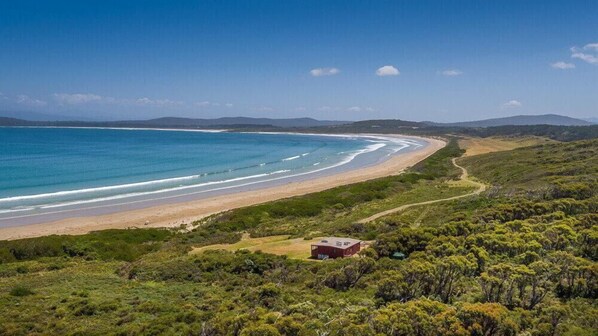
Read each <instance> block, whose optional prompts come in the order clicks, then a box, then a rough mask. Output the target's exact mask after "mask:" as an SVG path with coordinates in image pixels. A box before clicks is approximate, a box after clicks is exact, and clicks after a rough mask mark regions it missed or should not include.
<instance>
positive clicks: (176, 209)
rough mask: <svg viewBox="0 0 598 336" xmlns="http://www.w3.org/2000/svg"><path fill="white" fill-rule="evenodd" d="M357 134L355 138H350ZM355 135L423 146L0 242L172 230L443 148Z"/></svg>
mask: <svg viewBox="0 0 598 336" xmlns="http://www.w3.org/2000/svg"><path fill="white" fill-rule="evenodd" d="M355 135H357V134H355ZM358 135H359V136H374V137H375V136H385V137H401V138H413V139H419V140H425V141H426V142H428V145H427V146H425V147H424V148H422V149H418V150H415V151H411V152H406V153H399V154H397V155H395V156H393V157H390V158H389V159H388V160H385V161H383V162H381V163H379V164H376V165H373V166H369V167H364V168H358V169H353V170H349V171H344V172H340V173H338V174H334V175H330V176H322V177H316V178H313V179H309V180H304V181H296V182H289V183H286V184H282V185H278V186H272V187H265V188H260V189H257V190H250V191H242V192H236V193H232V194H226V195H219V196H214V197H209V198H204V199H198V200H191V201H185V202H179V203H168V204H161V205H155V206H151V207H146V208H142V209H135V210H125V211H120V212H115V213H110V214H103V215H93V216H83V217H73V218H66V219H60V220H54V221H48V222H43V223H39V224H28V225H21V226H11V227H3V228H0V240H13V239H21V238H31V237H39V236H47V235H52V234H72V235H76V234H85V233H88V232H90V231H98V230H104V229H125V228H143V227H146V228H147V227H154V228H155V227H178V226H180V225H181V224H190V223H192V222H194V221H196V220H200V219H202V218H205V217H207V216H210V215H213V214H215V213H219V212H223V211H227V210H231V209H235V208H240V207H245V206H251V205H255V204H260V203H265V202H270V201H274V200H278V199H282V198H287V197H293V196H299V195H305V194H308V193H313V192H318V191H322V190H326V189H330V188H333V187H337V186H341V185H346V184H351V183H356V182H363V181H366V180H370V179H374V178H379V177H384V176H389V175H396V174H399V173H401V172H402V171H404V170H405V169H407V168H409V167H411V166H413V165H414V164H416V163H417V162H419V161H421V160H423V159H425V158H427V157H428V156H430V155H431V154H433V153H435V152H436V151H437V150H438V149H440V148H442V147H444V145H445V144H446V143H445V142H444V141H441V140H438V139H435V138H427V137H426V138H423V137H415V136H403V135H398V134H392V135H391V134H384V135H378V134H358Z"/></svg>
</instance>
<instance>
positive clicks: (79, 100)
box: [53, 93, 103, 105]
mask: <svg viewBox="0 0 598 336" xmlns="http://www.w3.org/2000/svg"><path fill="white" fill-rule="evenodd" d="M53 97H54V100H56V101H57V102H58V103H59V104H68V105H77V104H86V103H91V102H98V101H101V100H102V99H103V98H102V96H99V95H96V94H93V93H55V94H54V95H53Z"/></svg>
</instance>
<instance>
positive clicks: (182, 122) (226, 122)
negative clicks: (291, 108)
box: [118, 117, 349, 127]
mask: <svg viewBox="0 0 598 336" xmlns="http://www.w3.org/2000/svg"><path fill="white" fill-rule="evenodd" d="M118 123H125V124H133V123H134V124H141V125H148V126H161V127H164V126H173V127H181V126H186V127H215V126H234V125H257V126H274V127H316V126H334V125H342V124H348V123H349V122H348V121H332V120H316V119H312V118H291V119H271V118H249V117H226V118H217V119H193V118H176V117H165V118H157V119H150V120H132V121H119V122H118Z"/></svg>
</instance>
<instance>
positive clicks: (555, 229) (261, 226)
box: [0, 128, 598, 336]
mask: <svg viewBox="0 0 598 336" xmlns="http://www.w3.org/2000/svg"><path fill="white" fill-rule="evenodd" d="M489 129H492V128H489ZM547 129H548V128H544V130H547ZM584 130H585V129H584ZM588 130H589V129H588ZM584 132H585V131H584ZM536 133H537V132H536ZM581 133H583V132H581ZM581 133H580V134H581ZM558 134H561V135H562V134H563V133H558ZM584 134H585V133H584ZM581 137H582V138H586V137H587V136H585V135H584V136H581ZM552 138H555V139H554V140H571V141H568V142H553V143H548V144H543V145H538V146H530V147H523V148H517V149H514V150H509V151H502V152H494V153H487V154H481V155H475V156H468V157H462V154H463V150H462V149H461V148H460V147H459V142H458V141H457V139H456V138H450V141H449V142H448V145H447V146H446V147H445V148H443V149H441V150H439V151H438V152H436V153H435V154H434V155H432V156H431V157H429V158H428V159H426V160H424V161H422V162H421V163H420V164H418V165H416V166H414V167H412V168H411V169H410V170H409V171H408V172H406V173H403V174H400V175H396V176H390V177H385V178H380V179H376V180H371V181H366V182H362V183H356V184H352V185H347V186H342V187H337V188H334V189H330V190H326V191H322V192H319V193H314V194H309V195H305V196H299V197H293V198H288V199H283V200H279V201H275V202H270V203H266V204H261V205H256V206H251V207H246V208H241V209H236V210H232V211H228V212H225V213H221V214H217V215H214V216H211V217H208V218H206V219H204V220H202V221H199V222H196V223H194V224H193V225H192V226H189V227H180V228H177V229H176V230H167V229H129V230H106V231H99V232H92V233H89V234H86V235H80V236H48V237H40V238H31V239H22V240H13V241H0V334H5V335H50V334H67V335H314V336H316V335H317V336H322V335H480V336H481V335H485V336H489V335H530V336H531V335H571V336H572V335H588V336H589V335H596V334H597V330H598V304H597V300H596V299H597V297H598V277H597V275H598V263H597V262H596V261H597V259H598V193H597V191H598V139H596V138H593V139H589V140H575V141H573V140H574V139H569V138H566V139H565V138H562V139H558V137H556V136H553V137H552ZM453 158H456V162H458V163H459V164H460V165H461V166H463V167H465V168H466V169H467V170H468V171H469V174H470V175H471V176H472V177H473V178H475V179H477V180H478V181H480V182H483V183H485V184H486V185H487V186H488V188H487V189H486V191H484V192H483V193H482V194H480V195H478V196H472V197H464V198H461V199H456V200H451V201H446V202H438V203H434V204H430V205H425V206H415V207H411V208H408V209H406V210H405V211H400V212H396V213H393V214H390V215H387V216H384V217H381V218H379V219H376V220H374V221H371V222H366V223H364V222H361V221H359V220H360V219H362V218H365V217H368V216H370V215H372V214H375V213H377V212H380V211H382V210H386V209H391V208H394V207H397V206H400V205H404V204H408V203H412V202H416V201H426V200H433V199H438V198H443V197H449V196H453V195H460V194H465V193H468V192H471V190H472V186H470V185H466V184H463V183H459V181H458V179H459V176H460V170H459V169H458V168H457V167H455V166H454V165H453V164H452V161H451V160H452V159H453ZM244 234H248V235H249V236H251V237H267V236H274V235H288V236H289V237H290V238H303V239H305V240H310V239H313V237H317V236H341V237H351V238H357V239H362V240H365V241H367V242H369V244H370V246H369V247H368V248H365V249H363V250H362V251H361V252H360V253H359V256H357V257H354V258H345V259H336V260H327V261H323V262H321V261H313V260H300V259H296V258H290V257H288V256H285V255H274V254H268V253H264V252H260V251H256V252H249V251H246V250H239V251H225V250H211V251H205V252H203V253H190V252H191V251H192V250H193V249H194V248H197V247H201V246H208V245H212V244H226V243H233V242H237V241H239V240H240V239H241V237H242V235H244ZM395 252H400V253H403V254H404V255H405V256H406V257H405V258H404V259H393V258H391V257H392V255H393V253H395Z"/></svg>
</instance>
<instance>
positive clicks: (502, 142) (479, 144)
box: [459, 136, 556, 156]
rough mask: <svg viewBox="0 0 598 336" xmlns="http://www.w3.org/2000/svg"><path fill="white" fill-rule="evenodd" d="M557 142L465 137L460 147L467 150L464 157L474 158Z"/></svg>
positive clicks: (532, 139) (533, 138)
mask: <svg viewBox="0 0 598 336" xmlns="http://www.w3.org/2000/svg"><path fill="white" fill-rule="evenodd" d="M551 142H556V141H555V140H551V139H549V138H544V137H539V136H525V137H504V136H503V137H501V136H494V137H487V138H478V137H463V138H461V139H459V146H460V147H461V148H463V149H464V150H465V153H464V155H463V156H474V155H480V154H486V153H493V152H502V151H508V150H512V149H515V148H520V147H528V146H535V145H541V144H547V143H551Z"/></svg>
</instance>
